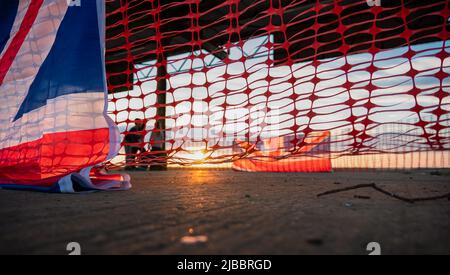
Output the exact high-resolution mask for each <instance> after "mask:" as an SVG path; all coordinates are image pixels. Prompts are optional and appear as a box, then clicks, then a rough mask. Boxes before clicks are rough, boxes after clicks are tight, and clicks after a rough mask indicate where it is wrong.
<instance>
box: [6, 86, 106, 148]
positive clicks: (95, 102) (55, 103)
mask: <svg viewBox="0 0 450 275" xmlns="http://www.w3.org/2000/svg"><path fill="white" fill-rule="evenodd" d="M104 102H105V98H104V94H103V92H92V93H81V94H80V93H77V94H68V95H64V96H60V97H57V98H54V99H51V100H49V101H48V102H47V104H46V105H45V106H43V107H41V108H39V109H36V110H33V111H31V112H29V113H26V114H24V116H23V117H22V118H21V119H20V121H19V120H17V121H16V123H13V124H11V126H10V131H8V132H5V133H4V131H1V132H0V149H4V148H7V147H12V146H16V145H19V144H21V143H24V142H30V141H35V140H38V139H40V138H41V137H42V135H44V134H50V133H60V132H68V131H81V130H92V129H98V128H109V125H108V123H107V121H106V120H105V117H104V116H103V113H102V112H99V111H98V110H103V105H104ZM23 125H26V127H23Z"/></svg>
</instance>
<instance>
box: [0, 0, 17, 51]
mask: <svg viewBox="0 0 450 275" xmlns="http://www.w3.org/2000/svg"><path fill="white" fill-rule="evenodd" d="M18 9H19V0H0V53H1V52H2V51H3V49H4V48H5V46H6V44H7V43H8V40H9V38H10V34H11V29H12V27H13V25H14V21H15V19H16V16H17V11H18Z"/></svg>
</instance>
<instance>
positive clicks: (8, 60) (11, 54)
mask: <svg viewBox="0 0 450 275" xmlns="http://www.w3.org/2000/svg"><path fill="white" fill-rule="evenodd" d="M43 2H44V0H32V1H31V4H30V6H29V7H28V10H27V13H26V14H25V17H24V19H23V21H22V23H21V25H20V28H19V31H18V32H17V33H16V35H15V36H14V38H13V40H12V41H11V44H10V45H9V47H8V49H6V51H5V53H4V55H3V57H2V58H1V59H0V85H2V84H3V80H4V79H5V76H6V74H7V73H8V71H9V69H10V68H11V65H12V63H13V61H14V59H15V58H16V55H17V53H18V52H19V50H20V48H21V47H22V44H23V42H24V41H25V38H26V37H27V35H28V33H29V32H30V30H31V28H32V27H33V24H34V21H35V20H36V18H37V15H38V13H39V9H40V8H41V6H42V3H43Z"/></svg>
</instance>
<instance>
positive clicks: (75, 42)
mask: <svg viewBox="0 0 450 275" xmlns="http://www.w3.org/2000/svg"><path fill="white" fill-rule="evenodd" d="M0 4H1V5H0V6H1V8H0V98H2V99H3V100H2V102H1V103H0V124H1V127H0V187H2V188H14V189H33V190H41V191H49V192H69V193H70V192H77V191H88V190H96V189H101V190H104V189H118V190H123V189H128V188H130V183H129V177H128V176H126V175H106V173H104V171H101V169H99V168H95V169H92V168H94V167H95V166H96V165H99V164H101V163H102V162H104V161H106V160H108V159H110V158H112V157H114V156H115V155H116V154H117V152H118V150H119V147H120V140H119V132H118V129H117V127H116V125H115V123H114V122H113V121H112V120H111V119H109V117H108V116H107V114H106V107H107V88H106V87H107V85H106V77H105V68H104V64H105V63H104V18H105V17H104V0H89V1H67V0H0Z"/></svg>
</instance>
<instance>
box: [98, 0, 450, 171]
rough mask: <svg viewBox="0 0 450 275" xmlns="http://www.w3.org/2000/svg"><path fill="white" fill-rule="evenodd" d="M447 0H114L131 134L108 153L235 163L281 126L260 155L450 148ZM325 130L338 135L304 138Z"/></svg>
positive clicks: (110, 13) (114, 106)
mask: <svg viewBox="0 0 450 275" xmlns="http://www.w3.org/2000/svg"><path fill="white" fill-rule="evenodd" d="M449 4H450V1H449V0H434V1H423V0H389V1H387V0H386V1H379V0H369V1H366V0H220V1H216V0H203V1H202V0H184V1H182V0H179V1H166V0H106V11H107V17H106V18H107V27H106V47H107V52H106V64H107V65H106V67H107V74H108V87H109V91H110V99H109V113H110V116H111V117H112V118H113V120H115V122H116V123H117V124H118V126H119V128H120V130H121V132H122V138H123V139H124V141H123V148H122V150H121V153H120V154H121V157H119V158H118V159H116V160H115V161H113V162H112V163H110V165H113V164H114V165H119V166H123V165H128V166H134V165H136V164H141V165H147V164H162V165H165V164H166V163H169V164H183V165H185V164H205V163H212V164H214V163H216V164H217V163H224V162H231V161H234V162H235V164H236V163H237V161H239V160H240V159H244V158H253V157H254V156H255V154H252V152H249V150H250V149H251V150H255V148H259V147H260V148H263V147H264V146H262V145H261V144H267V143H268V142H269V143H270V140H273V139H274V138H276V139H280V138H281V139H282V141H281V142H280V143H283V144H282V145H281V146H280V147H279V148H271V149H270V150H271V152H269V153H265V151H264V150H263V149H260V152H259V153H258V154H257V156H258V157H260V156H261V154H262V155H264V157H266V158H272V159H275V160H276V159H280V158H282V159H286V158H287V159H288V158H290V157H299V156H301V155H304V156H305V157H306V158H312V159H313V158H314V155H315V154H317V155H318V156H319V155H320V157H321V158H328V159H336V158H342V157H345V156H354V155H359V156H361V155H373V154H378V155H386V154H396V155H401V156H406V155H407V154H410V157H413V156H414V153H415V152H440V153H441V155H440V157H439V158H447V159H448V158H449V157H448V155H449V154H448V150H449V149H450V130H449V129H450V117H449V113H450V76H449V73H450V67H449V65H450V41H449V38H450V32H449V31H450V22H449V16H450V9H449ZM136 119H141V120H140V121H136ZM136 124H137V126H136ZM323 133H327V135H328V134H329V138H327V139H325V140H323V139H322V140H321V141H320V142H321V143H323V142H327V143H328V145H326V146H324V145H323V144H322V145H320V148H321V150H320V152H316V153H315V151H314V150H308V149H307V148H309V147H311V146H312V145H311V144H310V142H311V140H313V141H312V142H314V140H315V139H314V135H319V136H320V135H321V134H323ZM268 140H269V141H268ZM316 145H318V144H316ZM258 146H259V147H258ZM308 146H309V147H308ZM312 147H317V146H312ZM312 147H311V148H312ZM274 150H275V151H279V152H282V153H280V154H281V156H280V155H278V156H274V153H273V152H274ZM411 154H412V155H411ZM434 157H436V156H434ZM403 158H405V157H403ZM267 161H269V160H267ZM347 161H348V160H347ZM351 161H352V160H351ZM351 161H350V162H351ZM312 163H314V161H313V162H312ZM311 165H314V164H311ZM348 165H349V166H351V165H354V166H355V165H356V166H358V164H355V163H348ZM385 165H386V166H389V164H385ZM402 165H403V166H405V167H406V166H407V164H406V163H404V164H402ZM397 166H398V164H397ZM327 169H328V168H327Z"/></svg>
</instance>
